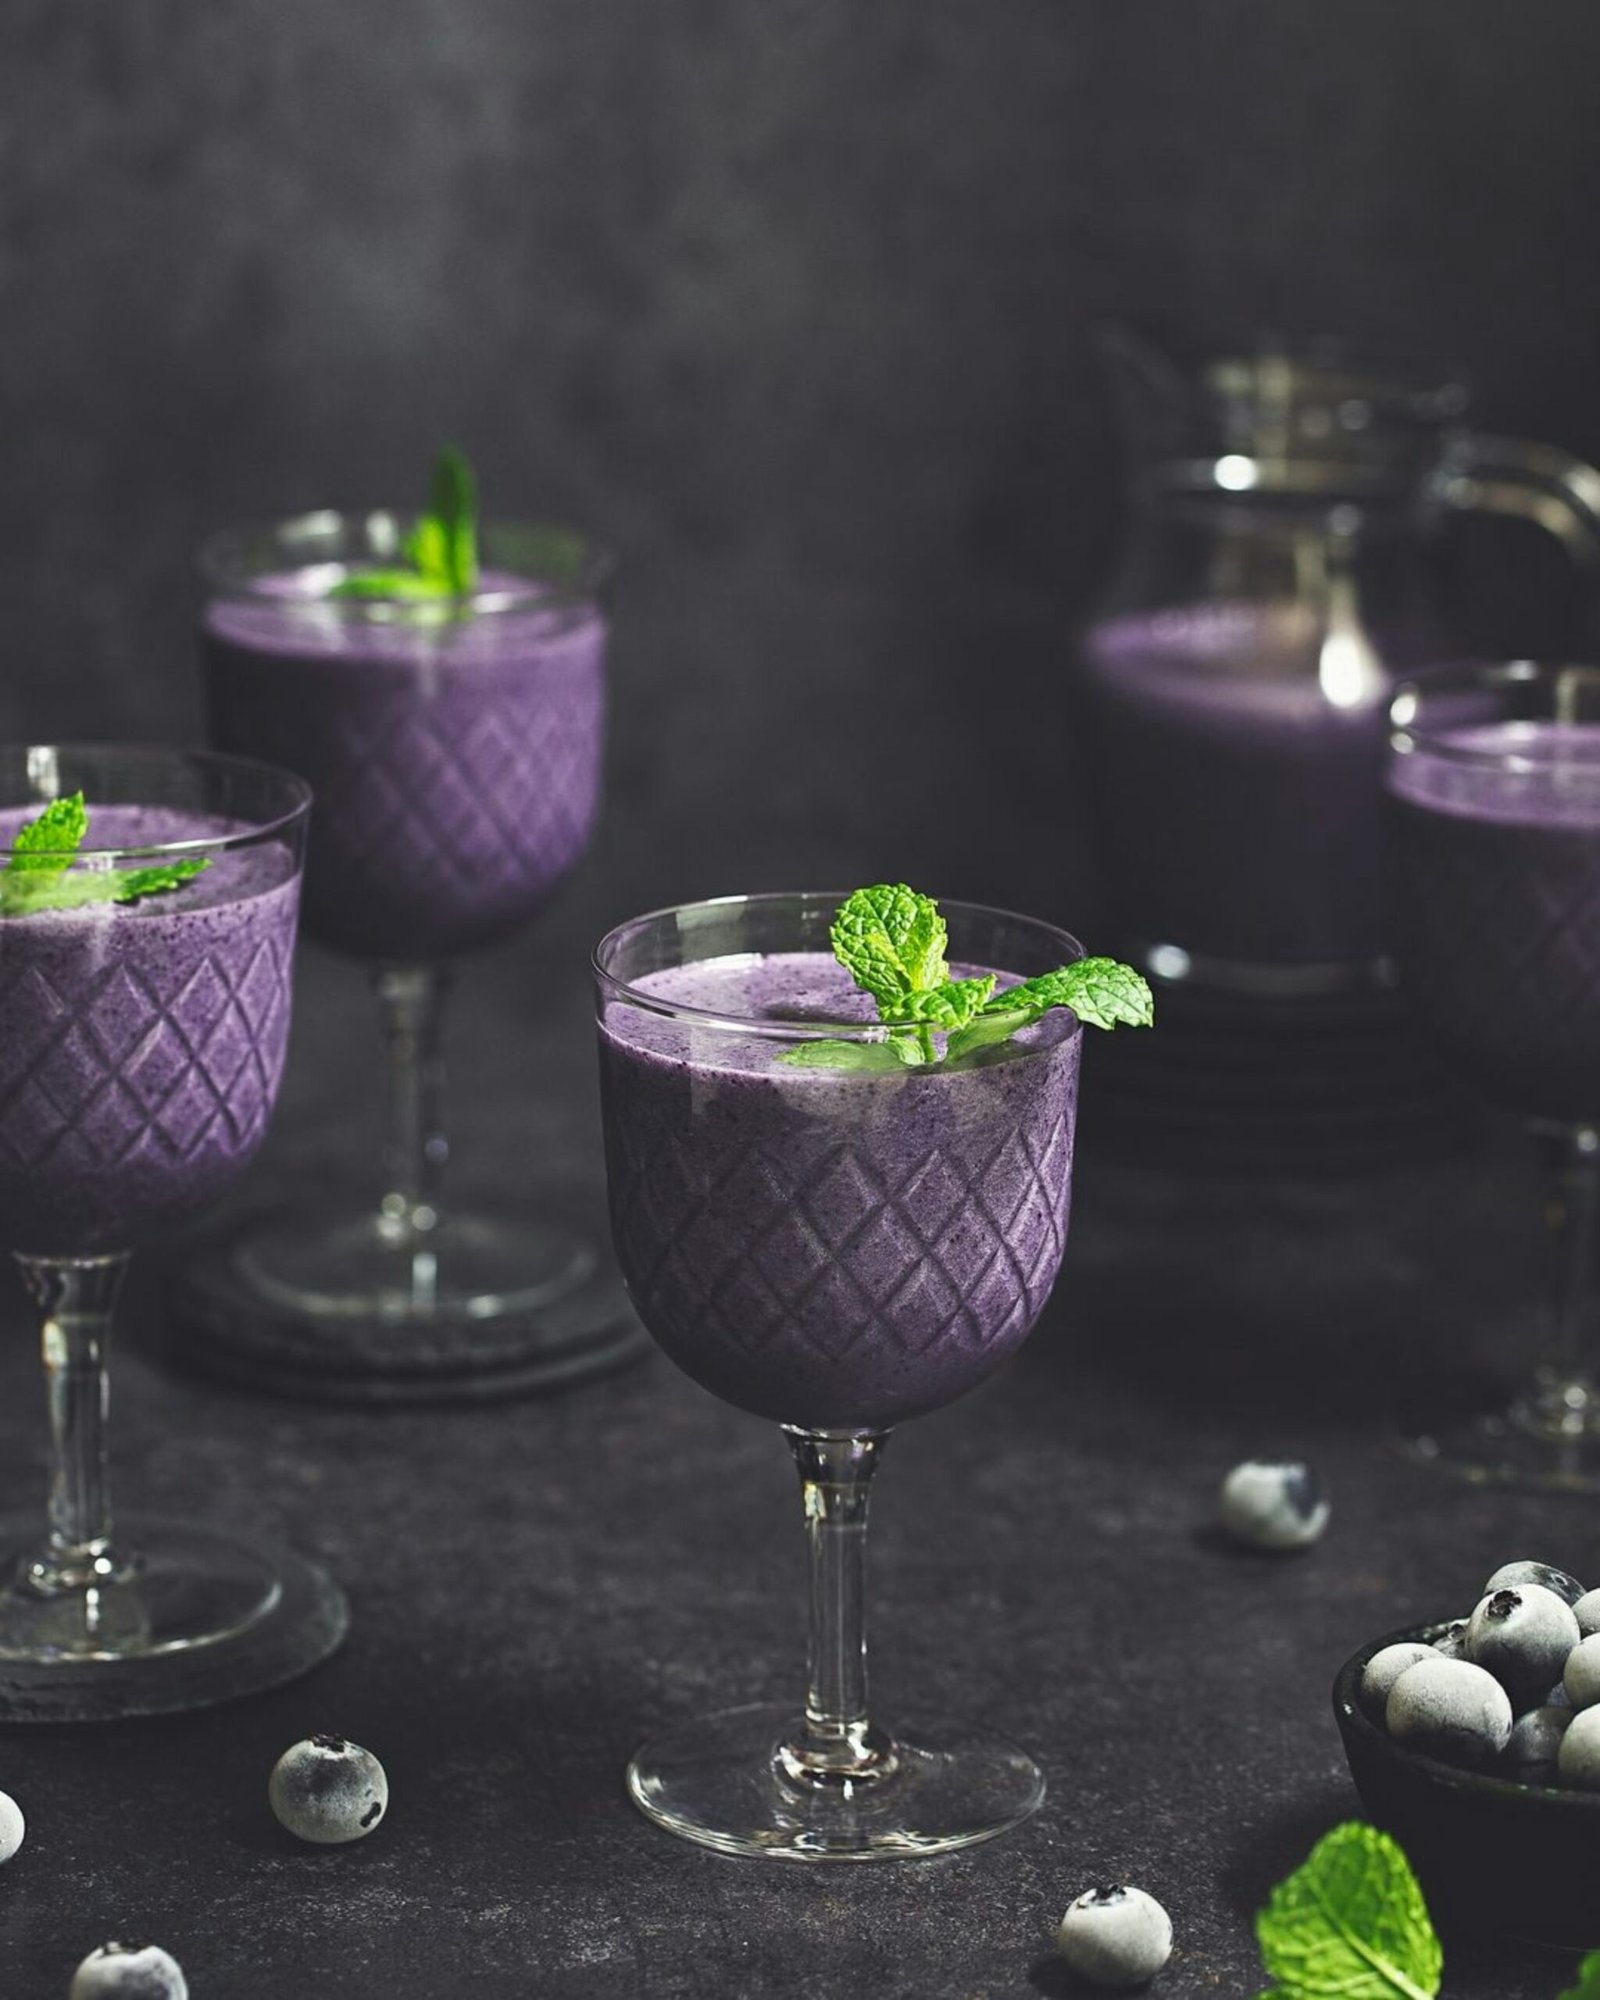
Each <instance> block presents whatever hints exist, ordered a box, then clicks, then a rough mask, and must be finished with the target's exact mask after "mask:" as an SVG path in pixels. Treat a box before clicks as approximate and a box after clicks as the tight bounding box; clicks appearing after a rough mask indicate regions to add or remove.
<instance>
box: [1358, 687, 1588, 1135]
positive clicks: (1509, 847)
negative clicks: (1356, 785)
mask: <svg viewBox="0 0 1600 2000" xmlns="http://www.w3.org/2000/svg"><path fill="white" fill-rule="evenodd" d="M1439 740H1440V743H1441V745H1442V746H1443V748H1444V749H1445V750H1446V751H1449V750H1454V751H1456V752H1458V753H1459V752H1469V753H1470V752H1473V751H1476V752H1479V753H1482V754H1484V755H1485V756H1486V757H1492V758H1499V757H1502V756H1504V755H1505V753H1506V752H1508V751H1512V752H1521V753H1522V754H1523V758H1524V759H1525V761H1524V762H1523V763H1522V764H1521V766H1520V767H1514V768H1508V767H1507V766H1505V765H1504V764H1500V763H1495V762H1484V763H1473V762H1471V761H1470V757H1465V758H1464V757H1461V756H1459V755H1458V756H1450V755H1442V756H1441V755H1436V754H1433V753H1431V752H1430V751H1429V749H1428V748H1427V746H1426V745H1425V744H1419V745H1418V746H1417V747H1416V748H1415V749H1413V750H1412V751H1410V752H1409V753H1408V754H1406V755H1403V756H1396V757H1395V758H1394V760H1393V762H1392V764H1391V766H1390V771H1389V778H1388V797H1387V815H1388V832H1389V836H1390V840H1391V843H1392V857H1391V858H1392V862H1393V869H1392V878H1393V880H1392V907H1393V930H1394V946H1395V954H1396V956H1397V958H1398V959H1399V962H1400V975H1401V982H1402V986H1403V989H1404V992H1405V995H1406V998H1407V1000H1408V1001H1409V1002H1410V1004H1411V1005H1412V1006H1413V1007H1414V1008H1415V1009H1416V1011H1417V1013H1418V1015H1419V1016H1420V1017H1421V1019H1422V1021H1423V1023H1424V1024H1425V1026H1427V1027H1428V1028H1429V1029H1430V1031H1431V1032H1432V1033H1434V1034H1435V1035H1437V1037H1438V1039H1439V1042H1440V1044H1441V1045H1442V1047H1443V1048H1444V1049H1445V1050H1446V1052H1447V1053H1448V1054H1449V1055H1450V1057H1451V1058H1452V1060H1453V1061H1454V1062H1455V1063H1456V1064H1458V1065H1459V1066H1460V1067H1461V1068H1462V1069H1463V1070H1464V1071H1465V1073H1466V1074H1467V1075H1468V1076H1469V1077H1470V1078H1472V1079H1474V1080H1475V1081H1476V1082H1477V1083H1478V1084H1479V1086H1480V1087H1481V1088H1482V1089H1483V1090H1484V1091H1485V1092H1486V1093H1487V1094H1488V1095H1490V1096H1491V1097H1494V1098H1497V1099H1499V1100H1500V1101H1501V1102H1503V1103H1504V1104H1506V1105H1507V1106H1509V1107H1510V1108H1511V1109H1513V1110H1516V1111H1520V1112H1523V1113H1525V1114H1528V1115H1530V1116H1543V1117H1549V1118H1555V1119H1559V1120H1562V1121H1563V1122H1568V1123H1570V1122H1573V1121H1576V1120H1580V1119H1588V1118H1593V1117H1595V1116H1596V1115H1597V1114H1600V726H1597V725H1595V724H1593V723H1560V722H1497V723H1487V724H1478V725H1476V726H1474V727H1471V728H1463V729H1456V730H1451V731H1448V732H1446V733H1444V734H1443V735H1442V736H1441V738H1440V739H1439Z"/></svg>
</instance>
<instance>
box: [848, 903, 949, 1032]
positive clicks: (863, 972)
mask: <svg viewBox="0 0 1600 2000" xmlns="http://www.w3.org/2000/svg"><path fill="white" fill-rule="evenodd" d="M829 936H830V938H831V939H832V942H833V955H834V957H835V958H836V959H838V961H839V963H840V964H841V965H842V966H843V967H844V969H845V971H846V972H848V973H849V975H850V977H851V978H852V979H853V980H854V981H855V983H856V984H857V985H858V986H859V987H860V988H861V989H862V990H863V992H866V993H870V994H871V995H872V997H873V999H874V1000H876V1001H877V1003H878V1011H879V1012H880V1013H881V1014H883V1015H884V1018H885V1019H887V1018H888V1014H889V1010H890V1009H891V1008H892V1007H893V1006H894V1004H895V1003H896V1002H903V1001H905V1000H906V999H908V998H909V996H910V995H911V994H913V993H925V992H927V991H929V990H930V989H931V988H933V987H935V986H940V985H943V983H944V981H945V980H946V978H947V977H948V976H949V968H948V966H946V964H945V962H944V948H945V944H946V942H947V941H948V936H949V933H948V931H947V930H946V928H945V921H944V918H943V917H941V916H940V914H939V906H938V904H937V903H935V902H934V901H933V899H932V897H930V896H919V895H918V894H917V892H916V891H915V890H914V889H908V888H907V887H906V885H905V884H904V882H879V883H877V884H876V885H875V886H874V887H872V888H870V889H857V890H856V892H855V894H854V895H853V896H851V897H850V898H849V899H848V900H847V901H846V902H845V903H844V904H843V905H842V906H841V908H840V910H839V913H838V915H837V916H836V917H835V918H834V920H833V928H832V930H831V931H830V932H829Z"/></svg>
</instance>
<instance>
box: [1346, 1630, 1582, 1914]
mask: <svg viewBox="0 0 1600 2000" xmlns="http://www.w3.org/2000/svg"><path fill="white" fill-rule="evenodd" d="M1447 1622H1449V1621H1445V1620H1441V1621H1440V1622H1438V1623H1437V1624H1433V1625H1421V1626H1412V1627H1410V1628H1409V1629H1408V1630H1406V1631H1404V1632H1390V1633H1388V1634H1387V1635H1386V1636H1385V1637H1384V1638H1382V1639H1374V1640H1373V1642H1372V1644H1371V1645H1370V1646H1363V1647H1362V1648H1361V1650H1360V1652H1359V1653H1356V1654H1353V1655H1352V1657H1351V1658H1350V1659H1348V1660H1346V1661H1345V1663H1344V1665H1343V1666H1342V1667H1341V1668H1340V1669H1339V1673H1338V1677H1337V1679H1336V1680H1335V1681H1334V1683H1333V1714H1334V1720H1335V1721H1336V1722H1337V1723H1338V1725H1339V1734H1340V1735H1341V1736H1342V1737H1343V1738H1344V1754H1345V1756H1346V1758H1347V1759H1348V1760H1349V1764H1350V1775H1351V1777H1352V1778H1353V1779H1354V1780H1355V1787H1356V1790H1357V1791H1358V1792H1359V1793H1360V1794H1361V1803H1362V1804H1363V1805H1364V1806H1365V1807H1366V1810H1367V1817H1368V1818H1369V1819H1370V1820H1371V1821H1372V1823H1373V1824H1374V1825H1375V1826H1381V1827H1382V1828H1383V1829H1384V1831H1385V1832H1386V1833H1392V1834H1393V1835H1394V1837H1395V1839H1396V1840H1398V1841H1399V1843H1400V1845H1401V1846H1402V1847H1403V1848H1404V1849H1405V1851H1406V1858H1407V1859H1408V1860H1409V1861H1410V1863H1411V1866H1412V1867H1413V1869H1414V1870H1415V1871H1416V1875H1417V1879H1418V1880H1419V1881H1420V1882H1421V1884H1422V1888H1423V1893H1424V1895H1425V1896H1426V1897H1427V1899H1428V1908H1429V1910H1430V1911H1431V1912H1432V1913H1433V1915H1434V1917H1435V1918H1436V1919H1437V1920H1439V1921H1440V1922H1443V1923H1445V1924H1449V1925H1452V1926H1454V1927H1456V1928H1458V1929H1461V1930H1473V1931H1491V1932H1495V1933H1497V1934H1501V1935H1505V1936H1509V1937H1518V1938H1528V1939H1531V1940H1532V1941H1534V1942H1536V1943H1539V1944H1555V1945H1571V1946H1575V1947H1576V1948H1578V1949H1579V1950H1593V1949H1595V1948H1596V1947H1597V1946H1600V1792H1577V1791H1571V1790H1569V1789H1567V1788H1566V1787H1560V1788H1557V1787H1556V1786H1554V1785H1521V1784H1517V1783H1516V1782H1515V1781H1514V1780H1513V1779H1510V1778H1500V1777H1493V1776H1491V1775H1489V1774H1488V1773H1485V1772H1482V1771H1463V1770H1460V1769H1459V1768H1458V1767H1457V1766H1456V1765H1454V1764H1441V1763H1440V1762H1439V1760H1438V1759H1437V1758H1436V1757H1423V1756H1419V1755H1418V1754H1417V1752H1416V1751H1414V1750H1406V1749H1403V1748H1402V1747H1401V1746H1400V1744H1398V1743H1396V1742H1395V1741H1394V1740H1393V1739H1392V1738H1391V1737H1390V1736H1388V1735H1387V1734H1386V1733H1385V1731H1384V1730H1383V1728H1382V1727H1381V1725H1380V1724H1378V1723H1376V1722H1374V1721H1373V1720H1372V1718H1371V1717H1370V1716H1369V1715H1368V1714H1367V1713H1366V1711H1365V1710H1364V1709H1363V1708H1362V1706H1361V1699H1360V1695H1361V1676H1362V1674H1363V1673H1364V1672H1365V1670H1366V1665H1367V1662H1368V1660H1370V1659H1371V1658H1372V1656H1373V1654H1374V1653H1377V1652H1381V1651H1382V1649H1383V1648H1384V1647H1385V1646H1393V1645H1397V1644H1398V1643H1399V1642H1400V1641H1401V1640H1403V1639H1420V1640H1421V1641H1422V1642H1423V1643H1424V1644H1425V1645H1431V1644H1432V1642H1433V1641H1434V1640H1435V1639H1437V1638H1438V1637H1439V1636H1440V1634H1441V1633H1442V1632H1443V1631H1444V1630H1445V1626H1446V1623H1447Z"/></svg>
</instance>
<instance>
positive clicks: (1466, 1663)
mask: <svg viewBox="0 0 1600 2000" xmlns="http://www.w3.org/2000/svg"><path fill="white" fill-rule="evenodd" d="M1383 1719H1384V1725H1385V1727H1386V1728H1387V1729H1388V1731H1389V1734H1390V1735H1391V1736H1392V1737H1393V1738H1394V1739H1395V1741H1396V1742H1397V1743H1403V1744H1404V1745H1405V1746H1406V1748H1407V1749H1408V1750H1420V1751H1422V1752H1423V1754H1424V1755H1425V1756H1429V1757H1439V1758H1442V1759H1443V1760H1444V1762H1445V1763H1447V1764H1464V1765H1466V1766H1468V1767H1469V1768H1471V1769H1479V1768H1481V1767H1482V1766H1484V1765H1486V1764H1492V1763H1493V1762H1494V1760H1495V1758H1496V1757H1498V1756H1499V1755H1500V1752H1501V1751H1502V1750H1503V1749H1504V1748H1505V1747H1506V1744H1507V1742H1508V1741H1509V1739H1510V1736H1511V1701H1510V1698H1509V1697H1508V1696H1507V1694H1506V1691H1505V1689H1504V1688H1503V1687H1502V1686H1501V1685H1500V1683H1499V1682H1498V1681H1497V1680H1496V1679H1495V1677H1494V1675H1493V1674H1491V1673H1488V1672H1486V1671H1485V1670H1484V1668H1482V1667H1475V1666H1474V1665H1473V1664H1472V1662H1471V1661H1470V1660H1441V1659H1438V1658H1435V1659H1431V1660H1419V1661H1418V1662H1417V1664H1416V1665H1415V1666H1414V1667H1407V1668H1406V1670H1405V1672H1404V1673H1403V1674H1402V1675H1401V1676H1400V1678H1399V1680H1397V1681H1396V1682H1395V1684H1394V1686H1393V1687H1392V1688H1390V1690H1389V1700H1388V1702H1387V1704H1386V1706H1385V1708H1384V1711H1383Z"/></svg>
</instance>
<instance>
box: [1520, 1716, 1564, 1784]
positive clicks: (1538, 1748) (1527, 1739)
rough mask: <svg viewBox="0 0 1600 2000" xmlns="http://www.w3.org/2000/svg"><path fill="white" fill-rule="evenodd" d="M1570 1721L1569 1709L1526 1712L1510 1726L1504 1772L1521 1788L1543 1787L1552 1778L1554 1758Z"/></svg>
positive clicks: (1554, 1769) (1554, 1765)
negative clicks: (1523, 1785)
mask: <svg viewBox="0 0 1600 2000" xmlns="http://www.w3.org/2000/svg"><path fill="white" fill-rule="evenodd" d="M1571 1720H1572V1710H1571V1709H1570V1708H1530V1709H1529V1710H1528V1712H1527V1714H1526V1715H1519V1716H1518V1717H1517V1719H1516V1721H1515V1722H1514V1723H1513V1724H1512V1725H1511V1739H1510V1741H1509V1742H1508V1743H1507V1744H1506V1749H1505V1761H1506V1768H1507V1770H1508V1772H1509V1773H1510V1775H1511V1776H1512V1777H1513V1778H1518V1779H1520V1780H1521V1782H1522V1783H1523V1784H1525V1785H1547V1784H1549V1783H1550V1782H1551V1781H1552V1780H1553V1779H1554V1777H1555V1772H1556V1755H1557V1753H1558V1752H1559V1750H1560V1748H1561V1739H1562V1737H1563V1736H1565V1735H1566V1733H1567V1725H1568V1723H1570V1722H1571Z"/></svg>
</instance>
